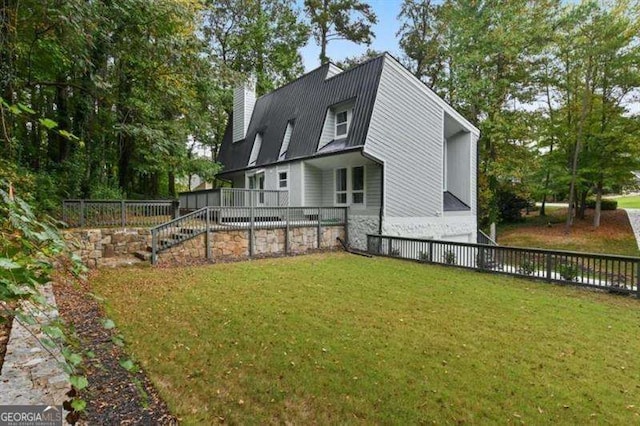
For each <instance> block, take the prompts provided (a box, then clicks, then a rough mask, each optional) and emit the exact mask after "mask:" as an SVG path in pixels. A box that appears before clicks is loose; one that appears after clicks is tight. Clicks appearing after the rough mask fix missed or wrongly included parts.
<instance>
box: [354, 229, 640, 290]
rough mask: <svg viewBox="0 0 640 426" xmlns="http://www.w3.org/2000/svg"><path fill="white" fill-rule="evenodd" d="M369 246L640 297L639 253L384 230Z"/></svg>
mask: <svg viewBox="0 0 640 426" xmlns="http://www.w3.org/2000/svg"><path fill="white" fill-rule="evenodd" d="M367 249H368V251H369V253H371V254H375V255H381V256H389V257H397V258H401V259H409V260H415V261H419V262H425V263H437V264H442V265H450V266H458V267H462V268H470V269H475V270H480V271H487V272H494V273H501V274H508V275H515V276H518V277H524V278H538V279H544V280H547V281H549V282H559V283H565V284H573V285H579V286H585V287H595V288H600V289H607V290H611V291H615V292H619V293H634V294H635V295H636V296H638V297H640V286H639V284H640V258H638V257H629V256H613V255H606V254H596V253H580V252H571V251H557V250H543V249H529V248H519V247H506V246H492V245H486V244H472V243H458V242H451V241H440V240H422V239H414V238H404V237H394V236H385V235H367Z"/></svg>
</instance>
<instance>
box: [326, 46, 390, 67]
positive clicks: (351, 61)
mask: <svg viewBox="0 0 640 426" xmlns="http://www.w3.org/2000/svg"><path fill="white" fill-rule="evenodd" d="M382 54H383V52H380V51H378V50H374V49H367V50H366V52H364V53H363V54H361V55H354V56H348V57H346V58H344V59H343V60H341V61H338V62H337V63H336V65H337V66H338V67H339V68H341V69H342V70H344V71H346V70H348V69H350V68H353V67H355V66H358V65H360V64H361V63H363V62H366V61H368V60H369V59H373V58H376V57H378V56H380V55H382Z"/></svg>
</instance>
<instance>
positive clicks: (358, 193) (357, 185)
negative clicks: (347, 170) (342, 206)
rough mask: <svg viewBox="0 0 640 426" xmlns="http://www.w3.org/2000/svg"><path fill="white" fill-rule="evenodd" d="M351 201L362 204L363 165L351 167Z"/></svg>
mask: <svg viewBox="0 0 640 426" xmlns="http://www.w3.org/2000/svg"><path fill="white" fill-rule="evenodd" d="M351 203H352V204H364V166H358V167H354V168H352V169H351Z"/></svg>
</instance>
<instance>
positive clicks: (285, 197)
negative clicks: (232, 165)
mask: <svg viewBox="0 0 640 426" xmlns="http://www.w3.org/2000/svg"><path fill="white" fill-rule="evenodd" d="M179 198H180V207H181V208H182V209H187V210H198V209H201V208H203V207H207V206H209V207H251V206H254V207H286V206H288V205H289V191H280V190H269V189H239V188H217V189H205V190H201V191H193V192H181V193H180V194H179Z"/></svg>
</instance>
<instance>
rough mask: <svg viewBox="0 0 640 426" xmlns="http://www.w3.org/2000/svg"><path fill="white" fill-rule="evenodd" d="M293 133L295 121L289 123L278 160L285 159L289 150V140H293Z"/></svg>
mask: <svg viewBox="0 0 640 426" xmlns="http://www.w3.org/2000/svg"><path fill="white" fill-rule="evenodd" d="M291 133H293V121H290V122H288V123H287V130H285V132H284V138H283V139H282V146H281V147H280V154H279V155H278V160H284V159H285V158H286V156H287V151H288V150H289V142H290V141H291Z"/></svg>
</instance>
